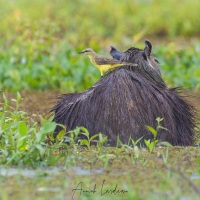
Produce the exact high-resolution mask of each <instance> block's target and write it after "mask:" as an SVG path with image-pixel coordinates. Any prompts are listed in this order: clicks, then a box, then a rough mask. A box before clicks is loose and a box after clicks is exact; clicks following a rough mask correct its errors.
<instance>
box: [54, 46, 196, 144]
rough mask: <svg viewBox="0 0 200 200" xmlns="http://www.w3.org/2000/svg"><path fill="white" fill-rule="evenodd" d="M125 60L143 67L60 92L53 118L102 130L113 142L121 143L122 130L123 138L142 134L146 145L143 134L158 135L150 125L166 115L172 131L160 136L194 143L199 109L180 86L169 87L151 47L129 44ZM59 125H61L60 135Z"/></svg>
mask: <svg viewBox="0 0 200 200" xmlns="http://www.w3.org/2000/svg"><path fill="white" fill-rule="evenodd" d="M145 56H147V58H145ZM120 59H121V60H122V61H126V62H131V63H136V64H138V67H130V66H123V67H119V68H116V69H114V70H112V71H110V72H109V73H107V74H106V75H105V76H103V77H102V78H101V79H100V80H99V81H98V82H97V83H96V84H95V85H94V86H93V87H91V88H89V89H88V90H86V91H84V92H81V93H73V94H65V95H61V96H60V100H59V101H58V103H57V104H56V105H55V107H54V108H53V109H52V111H53V112H54V113H55V117H54V121H55V122H57V123H60V124H64V125H65V126H66V127H67V130H68V131H69V130H73V129H75V128H76V127H77V126H84V127H86V128H87V129H88V131H89V132H90V134H91V135H94V134H97V133H103V134H105V135H107V136H108V138H109V144H110V145H116V143H117V136H118V135H119V138H120V140H121V141H122V142H123V143H127V142H128V140H129V138H130V137H131V138H132V139H134V140H137V139H139V138H141V137H143V139H142V140H141V143H140V144H141V145H143V144H144V141H143V140H144V139H152V138H153V135H152V134H151V133H150V132H149V131H148V130H147V128H146V126H145V125H149V126H152V127H154V128H156V126H157V121H156V118H157V117H161V118H164V120H163V122H162V124H161V125H162V126H163V127H165V128H166V129H168V130H164V129H163V130H160V131H159V134H158V139H159V141H168V142H170V143H171V144H172V145H181V146H187V145H192V144H193V129H194V126H195V125H194V119H195V112H194V108H193V107H192V106H191V105H190V104H189V103H188V102H187V101H186V100H185V98H184V97H182V96H181V95H180V90H179V89H176V88H172V89H169V88H167V86H166V84H165V83H164V81H163V80H162V77H161V75H160V71H159V68H158V64H157V62H155V60H154V59H155V58H154V56H153V55H152V54H151V49H150V52H148V54H147V53H145V49H144V50H141V49H137V48H130V49H128V50H127V51H126V52H124V54H123V56H122V57H121V58H120ZM152 66H153V68H152ZM60 129H61V128H60V127H59V126H57V128H56V133H55V136H56V135H57V133H58V132H59V130H60Z"/></svg>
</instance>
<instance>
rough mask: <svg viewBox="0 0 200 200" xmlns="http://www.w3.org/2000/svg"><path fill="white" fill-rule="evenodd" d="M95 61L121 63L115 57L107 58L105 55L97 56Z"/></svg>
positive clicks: (102, 63)
mask: <svg viewBox="0 0 200 200" xmlns="http://www.w3.org/2000/svg"><path fill="white" fill-rule="evenodd" d="M95 62H96V63H97V65H106V64H107V65H108V64H110V65H114V64H120V63H121V62H120V61H118V60H116V59H114V58H107V57H104V56H97V57H96V58H95Z"/></svg>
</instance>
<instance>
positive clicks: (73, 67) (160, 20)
mask: <svg viewBox="0 0 200 200" xmlns="http://www.w3.org/2000/svg"><path fill="white" fill-rule="evenodd" d="M199 11H200V1H199V0H190V1H186V0H179V1H178V0H155V1H153V0H140V1H139V0H123V1H120V0H99V1H95V0H73V1H70V0H52V1H48V0H34V1H28V0H17V1H16V0H8V1H5V0H0V16H1V17H0V90H8V91H12V92H15V91H21V90H32V89H36V90H38V89H40V90H44V89H55V90H60V91H65V92H74V91H81V90H83V89H86V88H88V87H90V86H92V85H93V84H94V83H95V82H96V81H97V80H99V78H100V73H99V71H98V70H97V69H96V68H95V67H93V66H92V64H91V63H90V62H89V60H88V58H87V57H85V56H83V55H78V54H77V52H78V51H80V50H82V49H84V48H87V47H91V48H93V49H94V50H95V51H97V52H98V53H101V54H104V55H109V50H110V45H114V46H116V47H117V48H119V49H120V50H122V51H124V50H126V49H128V48H129V47H131V46H135V47H139V48H144V40H145V39H149V40H150V41H152V43H153V45H154V49H153V53H154V55H155V56H156V57H157V59H158V60H159V61H160V63H161V66H160V67H161V71H162V75H163V78H164V80H165V81H166V82H167V84H168V85H169V86H173V87H174V86H183V87H185V88H186V89H199V88H200V42H199V36H200V17H199V16H200V15H199Z"/></svg>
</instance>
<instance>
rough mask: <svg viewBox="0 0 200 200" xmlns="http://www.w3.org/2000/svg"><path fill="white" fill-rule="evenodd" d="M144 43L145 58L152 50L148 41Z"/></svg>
mask: <svg viewBox="0 0 200 200" xmlns="http://www.w3.org/2000/svg"><path fill="white" fill-rule="evenodd" d="M144 43H145V48H144V53H145V55H146V56H150V54H151V50H152V44H151V42H149V41H148V40H145V42H144Z"/></svg>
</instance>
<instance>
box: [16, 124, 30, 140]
mask: <svg viewBox="0 0 200 200" xmlns="http://www.w3.org/2000/svg"><path fill="white" fill-rule="evenodd" d="M18 131H19V136H20V137H23V136H24V135H26V134H27V132H28V127H27V125H26V124H25V122H19V123H18Z"/></svg>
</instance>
